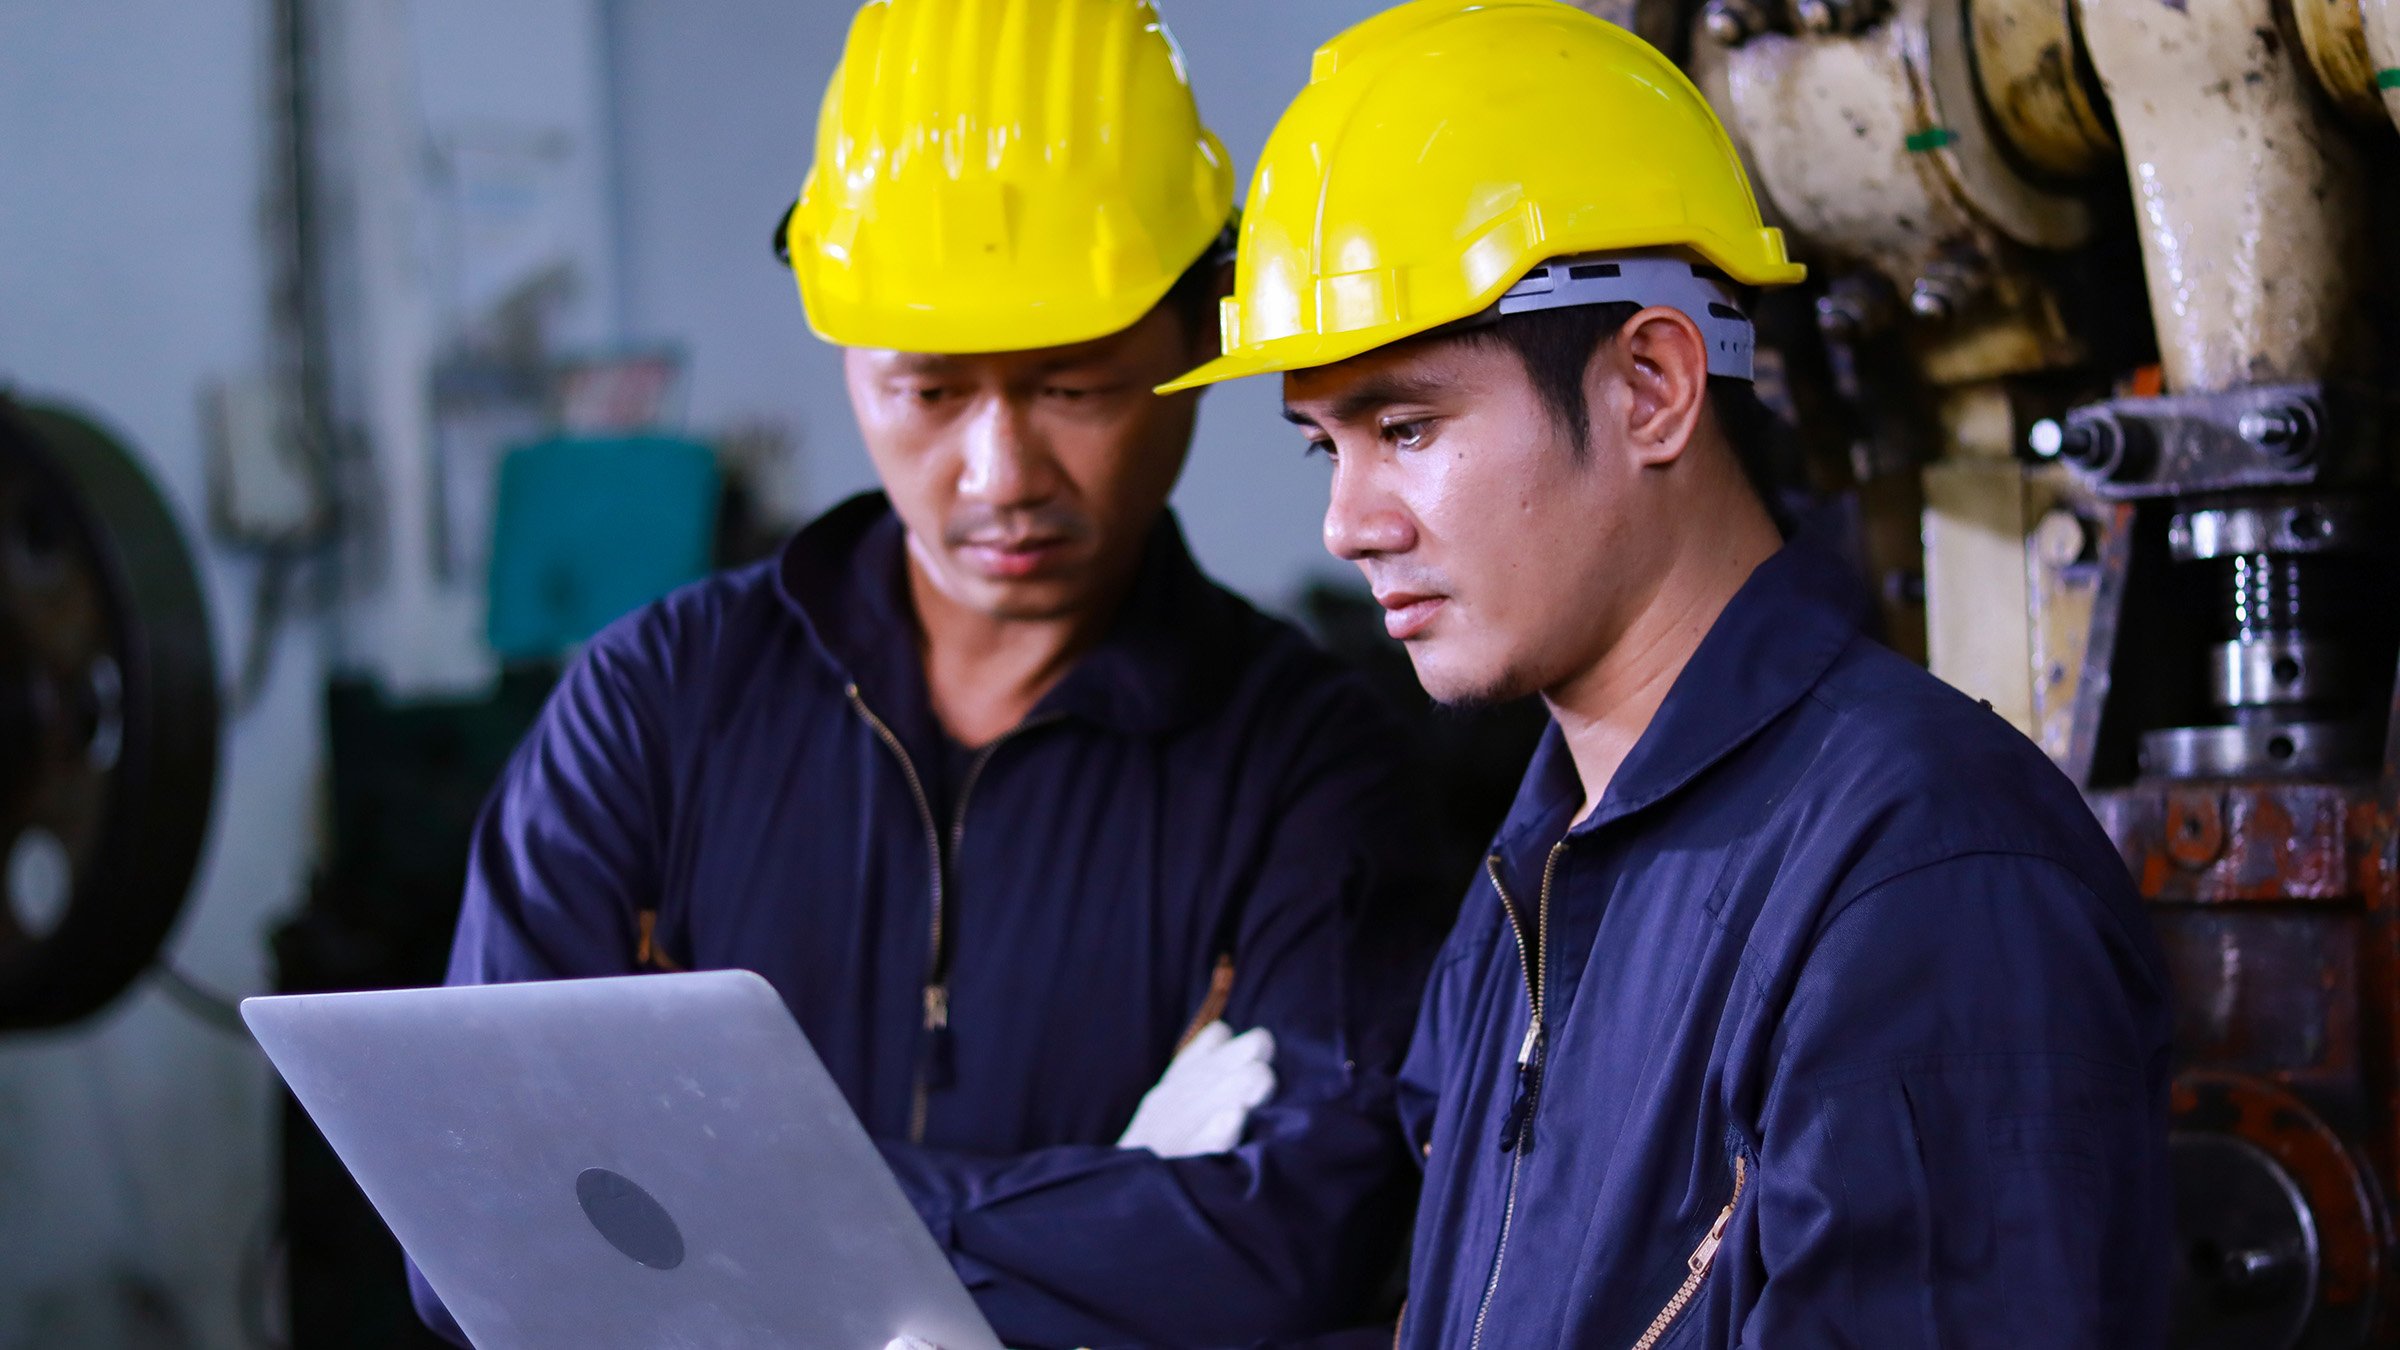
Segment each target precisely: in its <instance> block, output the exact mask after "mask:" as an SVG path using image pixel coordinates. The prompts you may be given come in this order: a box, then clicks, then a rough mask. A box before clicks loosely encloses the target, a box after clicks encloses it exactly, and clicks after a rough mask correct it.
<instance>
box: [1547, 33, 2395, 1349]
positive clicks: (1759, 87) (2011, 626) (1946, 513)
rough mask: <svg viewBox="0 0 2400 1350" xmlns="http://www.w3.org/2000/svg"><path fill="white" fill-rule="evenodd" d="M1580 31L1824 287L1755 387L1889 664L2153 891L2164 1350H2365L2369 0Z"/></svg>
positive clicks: (2387, 429) (2377, 1334)
mask: <svg viewBox="0 0 2400 1350" xmlns="http://www.w3.org/2000/svg"><path fill="white" fill-rule="evenodd" d="M1587 7H1590V8H1594V9H1598V10H1600V11H1602V12H1603V13H1604V15H1605V16H1606V17H1612V18H1618V19H1619V21H1620V22H1632V23H1633V24H1635V26H1637V27H1638V28H1642V29H1644V30H1645V31H1649V32H1651V33H1652V34H1653V36H1656V34H1657V31H1658V30H1659V29H1660V28H1661V26H1662V24H1664V23H1666V22H1667V21H1668V18H1671V19H1672V20H1673V21H1674V22H1688V23H1690V24H1691V29H1690V30H1689V31H1688V33H1687V34H1686V35H1685V41H1686V46H1685V55H1686V59H1687V64H1688V67H1689V69H1691V70H1692V72H1693V73H1694V76H1695V78H1696V79H1697V80H1698V81H1699V82H1700V83H1701V85H1702V87H1703V88H1704V89H1705V90H1707V91H1708V92H1709V94H1710V96H1711V99H1712V101H1714V102H1715V103H1716V105H1717V107H1718V108H1719V110H1720V112H1721V113H1722V114H1723V115H1724V116H1725V119H1726V121H1727V123H1728V125H1729V128H1730V129H1731V131H1732V132H1733V134H1734V136H1735V138H1736V140H1737V141H1738V142H1739V143H1740V144H1741V145H1742V147H1743V150H1744V152H1745V155H1746V157H1747V158H1748V160H1749V162H1750V164H1751V165H1752V170H1753V181H1754V183H1755V184H1756V186H1757V187H1758V189H1759V192H1760V195H1761V196H1762V198H1764V201H1763V202H1762V205H1764V206H1766V207H1767V209H1768V211H1769V213H1770V217H1771V218H1773V219H1774V222H1775V223H1777V224H1780V225H1782V226H1783V227H1784V228H1785V229H1786V230H1787V231H1789V232H1790V233H1791V235H1792V236H1793V238H1794V240H1795V241H1796V243H1797V244H1798V245H1799V248H1800V251H1801V252H1802V255H1803V256H1804V257H1805V258H1806V259H1807V261H1808V262H1809V263H1810V264H1811V267H1812V270H1813V272H1814V274H1815V275H1814V277H1813V278H1812V290H1813V295H1812V296H1811V298H1810V299H1811V303H1813V305H1814V307H1815V314H1816V318H1817V320H1818V324H1819V335H1818V336H1819V337H1820V338H1821V345H1820V344H1818V343H1812V342H1809V341H1801V342H1797V343H1793V344H1788V345H1787V346H1786V349H1785V350H1784V351H1783V353H1782V354H1781V355H1782V357H1783V367H1784V369H1785V371H1786V372H1787V375H1788V384H1789V386H1790V388H1789V390H1788V401H1789V405H1790V406H1791V408H1792V409H1793V410H1795V411H1796V412H1797V413H1798V414H1800V416H1799V418H1798V421H1799V423H1800V425H1801V426H1802V427H1803V428H1804V429H1805V428H1810V427H1814V428H1815V429H1816V431H1817V434H1818V435H1819V436H1820V437H1823V436H1825V435H1826V434H1827V433H1830V435H1831V437H1832V439H1831V441H1830V443H1827V442H1825V441H1823V440H1820V442H1819V444H1818V445H1817V447H1816V449H1817V454H1816V462H1817V463H1819V464H1820V465H1821V466H1823V465H1830V466H1831V471H1830V472H1826V471H1824V470H1823V469H1821V470H1820V472H1819V475H1818V476H1819V480H1820V486H1824V485H1827V484H1830V485H1831V486H1833V487H1835V488H1837V489H1840V490H1843V491H1847V492H1849V493H1851V494H1853V495H1854V496H1855V498H1856V499H1857V500H1858V501H1859V502H1860V503H1861V505H1862V507H1863V512H1862V514H1863V517H1864V519H1865V520H1866V521H1867V525H1866V527H1865V528H1864V530H1863V531H1862V535H1863V544H1862V546H1861V552H1862V553H1863V555H1864V557H1865V559H1866V561H1867V563H1868V566H1869V568H1870V570H1871V571H1873V572H1876V573H1879V574H1881V575H1882V576H1883V577H1884V578H1885V579H1886V580H1887V582H1889V583H1890V584H1887V585H1886V586H1885V594H1886V599H1887V605H1888V607H1889V608H1890V609H1891V611H1892V617H1893V620H1894V621H1893V623H1892V636H1893V637H1894V638H1895V639H1896V640H1897V641H1898V643H1899V644H1900V645H1904V646H1905V645H1907V644H1908V643H1909V642H1910V640H1911V639H1912V638H1914V637H1915V636H1916V635H1917V633H1918V632H1920V631H1921V633H1922V635H1923V641H1924V654H1925V655H1927V656H1928V657H1929V659H1930V662H1931V664H1932V666H1933V668H1934V670H1935V671H1936V672H1937V673H1939V674H1941V675H1943V676H1944V677H1945V678H1947V679H1949V680H1951V681H1952V682H1953V683H1955V684H1958V685H1960V686H1961V687H1963V688H1965V689H1966V690H1967V691H1968V692H1970V693H1973V694H1975V695H1977V696H1978V697H1981V698H1983V699H1985V700H1987V701H1988V702H1990V703H1991V704H1992V706H1993V707H1994V708H1995V709H1997V710H1998V711H2000V712H2001V713H2003V714H2004V715H2006V716H2008V717H2009V718H2010V719H2011V720H2012V721H2014V722H2015V723H2016V724H2017V725H2018V726H2020V727H2021V728H2023V729H2024V730H2025V731H2026V732H2027V733H2028V734H2029V735H2031V736H2033V737H2034V738H2035V739H2036V740H2037V741H2038V742H2039V743H2040V744H2041V745H2042V746H2043V747H2044V748H2045V749H2046V750H2047V751H2048V752H2049V753H2050V754H2051V755H2052V756H2053V757H2054V758H2055V759H2056V760H2057V762H2058V763H2059V764H2060V766H2061V767H2062V768H2063V769H2064V770H2065V771H2066V772H2067V773H2068V774H2069V775H2070V776H2072V777H2073V779H2074V780H2075V781H2076V783H2077V784H2078V785H2079V786H2080V787H2081V788H2082V789H2083V790H2084V792H2085V794H2086V795H2087V797H2088V799H2089V800H2090V801H2091V803H2092V805H2093V808H2094V810H2095V812H2096V813H2097V814H2098V815H2099V817H2100V819H2101V821H2102V823H2103V824H2104V825H2105V826H2106V827H2107V829H2108V831H2109V833H2110V834H2111V836H2112V837H2113V838H2114V839H2115V840H2116V842H2117V843H2118V845H2119V846H2120V848H2121V850H2122V851H2123V854H2124V856H2125V860H2126V863H2127V865H2128V867H2129V868H2130V869H2131V870H2132V872H2133V874H2134V876H2135V878H2136V880H2137V882H2138V884H2139V886H2140V889H2141V891H2142V894H2143V895H2144V896H2145V897H2146V898H2147V899H2148V900H2149V901H2150V902H2151V904H2152V906H2153V909H2152V914H2153V917H2154V919H2155V921H2156V924H2157V928H2158V932H2159V934H2160V937H2161V939H2162V942H2163V945H2164V947H2165V949H2166V951H2167V954H2168V958H2169V962H2170V967H2171V971H2172V974H2173V977H2174V980H2175V982H2176V998H2177V1008H2178V1038H2177V1039H2178V1044H2177V1051H2178V1055H2179V1070H2180V1073H2179V1077H2178V1079H2177V1081H2176V1086H2175V1091H2174V1102H2173V1109H2174V1120H2175V1125H2174V1135H2173V1139H2172V1146H2173V1157H2174V1164H2175V1170H2176V1177H2177V1206H2178V1213H2177V1219H2176V1223H2177V1230H2178V1233H2177V1238H2178V1254H2179V1260H2178V1265H2177V1270H2176V1285H2175V1295H2174V1298H2175V1305H2174V1315H2175V1325H2174V1329H2173V1333H2172V1338H2171V1344H2173V1345H2175V1346H2177V1347H2188V1348H2191V1350H2217V1348H2218V1347H2223V1348H2224V1350H2333V1348H2335V1347H2363V1346H2369V1345H2389V1344H2393V1343H2394V1337H2395V1336H2400V1316H2396V1314H2400V1249H2396V1248H2395V1245H2394V1232H2393V1217H2394V1214H2395V1203H2396V1201H2400V1192H2395V1189H2394V1186H2395V1182H2400V702H2396V701H2395V695H2396V692H2400V691H2396V688H2395V675H2396V673H2400V607H2395V606H2394V605H2393V604H2392V597H2393V596H2395V595H2396V594H2400V574H2396V573H2395V567H2396V566H2400V559H2396V558H2395V556H2394V552H2395V550H2394V549H2393V546H2392V545H2393V541H2394V539H2395V533H2394V528H2393V527H2394V524H2395V516H2394V506H2395V502H2394V500H2393V498H2394V493H2393V487H2394V469H2395V460H2394V455H2393V448H2394V447H2393V440H2392V428H2393V425H2394V415H2395V413H2400V407H2396V406H2395V403H2396V394H2395V391H2396V390H2400V360H2395V354H2396V353H2400V344H2395V343H2394V341H2393V339H2394V338H2395V337H2400V334H2395V333H2393V332H2391V331H2389V330H2390V327H2391V324H2390V320H2389V319H2388V317H2387V316H2388V315H2390V314H2391V313H2392V306H2391V304H2390V303H2389V301H2390V294H2391V293H2390V290H2389V287H2390V278H2389V277H2388V276H2387V275H2385V274H2383V273H2382V272H2379V270H2378V269H2379V266H2380V264H2381V263H2382V259H2381V258H2380V257H2379V256H2377V255H2378V252H2379V251H2378V250H2376V249H2373V248H2372V247H2370V244H2371V241H2374V240H2378V239H2380V240H2384V241H2390V240H2394V239H2400V140H2396V139H2395V137H2394V135H2393V119H2394V118H2396V117H2400V0H1793V2H1792V3H1788V4H1787V3H1784V2H1783V0H1711V2H1710V3H1708V4H1706V5H1705V6H1704V7H1703V8H1701V9H1700V10H1699V12H1698V13H1697V14H1694V13H1693V12H1692V11H1691V10H1690V9H1689V8H1685V7H1678V6H1672V5H1662V6H1657V7H1653V6H1650V5H1641V6H1638V7H1636V6H1630V5H1620V6H1614V7H1613V8H1617V9H1620V10H1627V11H1631V12H1630V13H1627V14H1622V15H1619V14H1608V13H1607V11H1608V10H1609V9H1610V8H1612V7H1611V6H1607V5H1598V4H1595V5H1591V6H1587ZM1659 11H1672V14H1671V15H1668V16H1665V17H1662V13H1661V12H1659ZM2390 251H2391V250H2390V249H2389V248H2388V247H2387V248H2385V249H2382V250H2380V252H2381V253H2387V254H2388V253H2389V252H2390ZM2145 298H2146V303H2145ZM2379 330H2380V331H2379ZM1920 504H1921V510H1922V515H1921V517H1920V516H1919V515H1918V514H1917V513H1918V511H1919V509H1920ZM1920 522H1921V528H1920ZM1920 548H1921V554H1920V553H1919V549H1920ZM1918 556H1921V557H1922V573H1921V576H1922V585H1921V587H1919V586H1916V585H1915V584H1913V583H1914V581H1915V578H1914V577H1912V576H1911V575H1910V574H1909V569H1910V567H1911V564H1912V560H1913V559H1914V558H1915V557H1918ZM1920 594H1921V595H1922V598H1923V602H1924V608H1923V610H1922V611H1921V613H1919V614H1916V615H1911V614H1909V613H1908V612H1907V608H1908V606H1909V604H1910V603H1911V602H1913V601H1914V600H1915V599H1916V598H1917V596H1918V595H1920ZM1915 623H1921V624H1922V628H1921V630H1920V629H1916V628H1914V627H1912V625H1913V624H1915Z"/></svg>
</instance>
